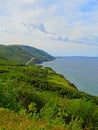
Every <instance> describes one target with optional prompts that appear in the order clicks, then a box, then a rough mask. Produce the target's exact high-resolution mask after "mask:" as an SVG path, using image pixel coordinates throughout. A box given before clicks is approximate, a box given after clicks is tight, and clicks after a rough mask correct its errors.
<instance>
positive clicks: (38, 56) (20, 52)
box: [0, 45, 54, 63]
mask: <svg viewBox="0 0 98 130" xmlns="http://www.w3.org/2000/svg"><path fill="white" fill-rule="evenodd" d="M0 57H4V58H5V59H11V60H14V61H16V62H20V63H26V62H28V61H29V60H30V59H31V58H33V57H34V58H35V61H34V62H36V63H41V62H43V61H50V60H53V59H54V57H52V56H51V55H49V54H48V53H46V52H44V51H42V50H39V49H36V48H34V47H30V46H22V45H21V46H20V45H9V46H4V45H0Z"/></svg>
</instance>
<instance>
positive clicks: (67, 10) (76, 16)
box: [0, 0, 98, 56]
mask: <svg viewBox="0 0 98 130" xmlns="http://www.w3.org/2000/svg"><path fill="white" fill-rule="evenodd" d="M0 44H3V45H8V44H25V45H30V46H33V47H37V48H39V49H42V50H45V51H47V52H48V53H50V54H52V55H58V56H59V55H60V56H61V55H63V56H76V55H78V56H98V0H0Z"/></svg>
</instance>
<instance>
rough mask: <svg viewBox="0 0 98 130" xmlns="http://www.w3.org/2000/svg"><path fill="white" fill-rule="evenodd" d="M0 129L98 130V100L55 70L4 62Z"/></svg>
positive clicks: (0, 69)
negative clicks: (81, 90) (79, 89)
mask: <svg viewBox="0 0 98 130" xmlns="http://www.w3.org/2000/svg"><path fill="white" fill-rule="evenodd" d="M15 126H16V127H15ZM0 129H1V130H11V129H12V130H17V129H19V130H21V129H23V130H35V129H36V130H49V129H51V130H98V97H96V96H91V95H89V94H86V93H84V92H80V91H78V90H77V89H76V88H75V86H74V85H73V84H72V83H70V82H69V81H68V80H66V79H65V78H64V77H63V76H62V75H59V74H56V73H55V71H53V70H52V69H51V68H43V67H42V66H36V65H33V66H25V65H23V64H18V63H14V62H13V61H9V60H4V59H1V60H0Z"/></svg>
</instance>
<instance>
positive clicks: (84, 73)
mask: <svg viewBox="0 0 98 130" xmlns="http://www.w3.org/2000/svg"><path fill="white" fill-rule="evenodd" d="M43 66H44V67H46V66H47V67H51V68H53V69H54V70H55V71H56V72H57V73H60V74H62V75H64V76H65V77H66V78H67V79H68V80H69V81H71V82H72V83H74V84H75V85H76V87H77V88H78V90H80V91H84V92H86V93H89V94H92V95H96V96H98V57H64V58H58V59H56V60H54V61H51V62H44V63H43Z"/></svg>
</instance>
